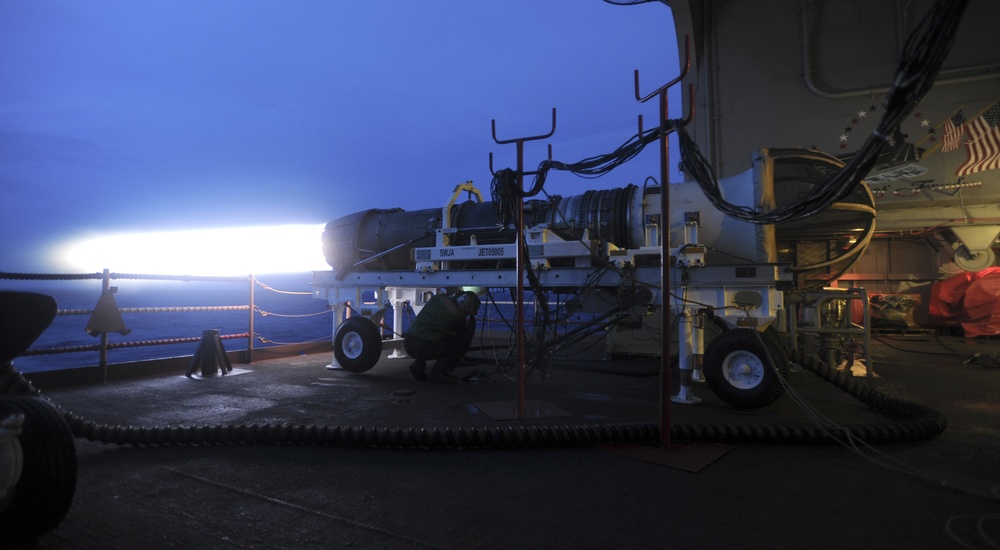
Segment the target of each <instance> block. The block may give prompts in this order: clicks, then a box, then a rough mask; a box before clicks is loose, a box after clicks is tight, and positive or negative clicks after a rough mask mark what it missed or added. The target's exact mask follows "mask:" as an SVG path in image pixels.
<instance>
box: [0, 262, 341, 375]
mask: <svg viewBox="0 0 1000 550" xmlns="http://www.w3.org/2000/svg"><path fill="white" fill-rule="evenodd" d="M2 280H9V281H85V280H100V281H101V293H100V298H99V299H98V301H97V305H96V306H95V307H94V308H91V309H85V308H66V309H58V310H57V312H56V316H57V317H62V316H84V315H85V316H89V320H88V322H87V327H86V329H85V330H86V331H87V333H89V334H91V335H92V336H97V337H98V338H99V341H98V342H97V343H95V344H85V345H58V346H48V347H32V348H30V349H28V350H27V351H25V352H24V353H23V354H22V356H39V355H56V354H69V353H81V352H95V351H96V352H97V353H98V355H99V358H98V367H99V369H100V370H101V371H102V373H104V374H103V378H104V379H105V380H106V379H107V369H108V352H109V351H110V350H115V349H125V348H137V347H145V346H163V345H171V344H191V343H198V342H200V341H201V339H202V337H201V336H191V337H171V338H154V339H141V340H131V341H120V342H111V341H109V334H110V333H112V332H119V333H120V334H121V335H122V336H125V335H127V334H129V333H131V329H128V328H126V327H125V324H124V323H123V322H122V320H121V319H122V317H121V315H122V314H148V313H185V314H187V313H206V312H208V313H211V312H246V314H247V316H246V330H245V331H243V332H234V333H231V334H220V335H219V338H220V339H224V340H240V339H245V340H246V351H245V358H246V363H251V362H253V353H254V340H259V341H261V342H264V343H273V344H279V343H278V342H274V341H273V340H269V339H266V338H264V337H263V336H261V335H260V334H258V333H257V332H256V330H255V316H256V315H260V316H262V317H264V316H274V317H278V318H300V317H310V316H318V315H329V314H330V311H329V309H328V308H324V310H323V311H319V312H314V313H305V314H302V313H298V314H294V313H293V314H290V313H279V312H272V311H265V310H263V309H261V308H260V307H259V306H258V304H257V303H256V300H255V290H256V289H257V287H260V288H261V289H263V290H266V291H270V292H273V293H277V294H284V295H305V296H310V297H311V295H312V292H311V291H284V290H278V289H275V288H273V287H270V286H268V285H266V284H264V283H262V282H260V281H259V280H257V278H256V277H255V276H254V275H253V274H249V275H247V276H236V277H220V276H194V275H151V274H136V273H114V272H111V271H110V270H109V269H104V270H103V271H102V272H100V273H74V274H53V273H12V272H0V281H2ZM113 280H138V281H176V282H185V283H190V282H207V283H228V284H243V285H246V287H247V294H246V296H247V298H246V303H243V304H235V305H198V306H160V307H124V308H120V307H118V306H117V304H116V303H115V301H114V295H115V294H116V293H117V287H113V286H111V282H112V281H113ZM43 292H44V291H43ZM192 326H194V325H193V324H192ZM192 330H194V329H192ZM198 332H199V333H200V332H201V331H200V330H199V331H198ZM328 338H329V336H328V335H325V336H324V337H323V338H321V339H320V340H324V339H328ZM315 341H318V340H312V341H310V342H315ZM310 342H295V343H294V344H302V343H310ZM282 344H293V343H289V342H284V343H282Z"/></svg>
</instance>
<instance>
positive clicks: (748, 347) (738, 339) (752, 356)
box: [703, 328, 785, 409]
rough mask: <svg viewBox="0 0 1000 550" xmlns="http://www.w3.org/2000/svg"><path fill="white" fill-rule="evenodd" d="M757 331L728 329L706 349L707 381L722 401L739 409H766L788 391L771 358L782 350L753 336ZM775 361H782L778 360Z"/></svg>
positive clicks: (705, 366)
mask: <svg viewBox="0 0 1000 550" xmlns="http://www.w3.org/2000/svg"><path fill="white" fill-rule="evenodd" d="M755 330H756V329H748V328H736V329H731V330H727V331H725V332H723V333H721V334H719V336H717V337H716V338H715V339H714V340H712V342H711V343H709V345H708V348H707V349H706V350H705V357H704V367H703V368H704V373H705V382H707V383H708V387H709V388H710V389H711V390H712V393H714V394H715V395H716V396H718V398H719V399H721V400H723V401H725V402H726V403H728V404H730V405H732V406H734V407H737V408H740V409H759V408H762V407H766V406H768V405H770V404H771V403H774V402H775V401H777V400H778V398H779V397H781V395H782V394H783V393H784V392H785V387H784V386H783V385H782V384H781V380H779V379H778V373H777V372H776V371H775V370H774V365H773V364H772V363H771V361H770V360H769V359H768V356H769V354H770V355H771V356H774V355H776V354H778V353H779V351H778V350H776V349H774V348H775V347H776V346H773V345H768V344H766V343H765V340H764V339H763V338H760V337H759V335H757V334H754V331H755ZM765 346H767V347H766V348H765ZM765 350H766V351H765ZM772 350H773V351H772ZM781 356H782V357H783V356H784V354H783V353H782V354H781ZM774 360H775V361H778V362H780V361H781V359H780V358H779V357H775V358H774Z"/></svg>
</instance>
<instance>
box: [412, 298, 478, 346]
mask: <svg viewBox="0 0 1000 550" xmlns="http://www.w3.org/2000/svg"><path fill="white" fill-rule="evenodd" d="M465 317H466V316H465V312H464V311H462V308H460V307H459V306H458V302H456V301H455V299H454V298H452V297H451V296H448V295H447V294H435V295H434V297H432V298H431V299H430V300H428V301H427V304H426V305H424V307H423V309H421V310H420V313H419V314H417V318H416V319H414V320H413V324H411V325H410V330H409V331H408V332H407V334H408V335H409V336H413V337H416V338H420V339H421V340H427V341H430V342H437V341H440V340H444V339H445V338H447V337H449V336H451V335H452V334H455V333H459V332H466V331H468V329H467V328H466V327H467V324H466V321H465Z"/></svg>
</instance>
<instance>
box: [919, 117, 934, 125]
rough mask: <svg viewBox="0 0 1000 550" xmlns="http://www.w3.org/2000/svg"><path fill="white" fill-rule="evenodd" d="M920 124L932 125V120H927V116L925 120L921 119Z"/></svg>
mask: <svg viewBox="0 0 1000 550" xmlns="http://www.w3.org/2000/svg"><path fill="white" fill-rule="evenodd" d="M920 125H921V126H930V125H931V121H929V120H927V119H926V118H925V119H923V120H921V121H920Z"/></svg>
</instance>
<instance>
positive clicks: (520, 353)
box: [514, 141, 525, 420]
mask: <svg viewBox="0 0 1000 550" xmlns="http://www.w3.org/2000/svg"><path fill="white" fill-rule="evenodd" d="M517 188H518V190H519V191H520V193H518V195H517V260H516V261H515V263H516V266H515V267H516V269H517V297H516V298H515V299H514V302H515V303H514V307H515V308H516V309H515V317H516V318H517V319H516V323H515V329H514V330H516V331H517V419H518V420H521V419H522V418H524V246H525V243H524V196H523V195H522V194H521V193H524V141H518V142H517Z"/></svg>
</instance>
